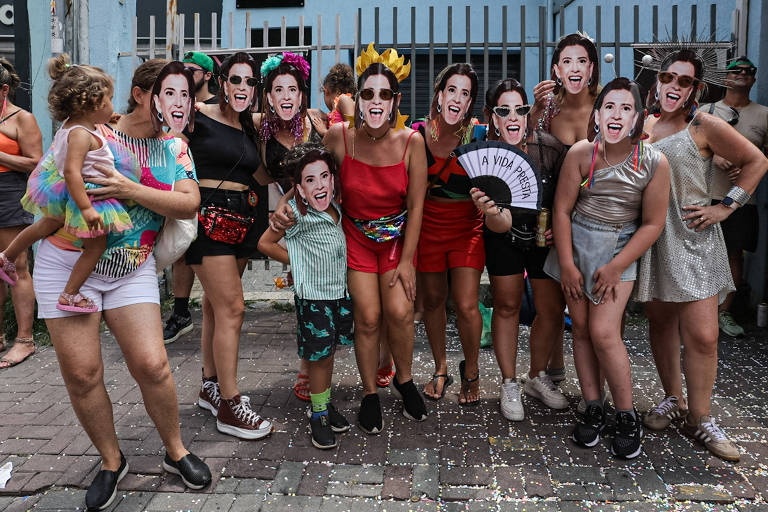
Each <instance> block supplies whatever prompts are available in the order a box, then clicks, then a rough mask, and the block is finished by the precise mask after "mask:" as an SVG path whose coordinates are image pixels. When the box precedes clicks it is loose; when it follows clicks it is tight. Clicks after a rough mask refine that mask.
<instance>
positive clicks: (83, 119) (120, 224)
mask: <svg viewBox="0 0 768 512" xmlns="http://www.w3.org/2000/svg"><path fill="white" fill-rule="evenodd" d="M48 73H49V75H50V76H51V78H52V79H53V85H52V86H51V90H50V92H49V93H48V104H49V109H50V111H51V114H52V116H53V118H54V119H56V120H57V121H62V123H63V124H62V126H61V128H60V129H59V131H58V132H56V135H55V137H54V140H53V144H52V145H51V148H50V149H49V150H48V152H47V153H46V154H45V155H43V158H42V159H41V160H40V163H39V164H38V165H37V167H36V168H35V170H34V171H33V172H32V174H31V175H30V177H29V180H28V182H27V193H26V194H25V195H24V197H23V198H22V199H21V203H22V206H23V207H24V208H25V209H26V210H27V211H29V212H31V213H34V214H35V215H40V216H42V218H41V219H40V220H38V221H37V222H35V223H34V224H32V225H30V226H28V227H26V228H25V229H24V230H23V231H22V232H21V233H19V234H18V236H16V238H14V240H13V241H12V242H11V243H10V245H9V246H8V247H7V248H5V250H4V251H3V252H0V279H2V280H3V281H6V282H7V283H9V284H10V285H12V286H13V285H15V284H16V268H15V265H14V264H13V261H15V259H16V257H18V255H20V254H21V253H22V252H23V251H26V250H27V249H28V248H29V247H30V246H31V245H32V244H33V243H35V242H36V241H38V240H40V239H42V238H45V237H46V236H48V235H50V234H51V233H53V232H55V231H57V230H59V229H60V228H62V227H64V229H65V230H66V231H68V232H69V233H70V234H72V235H73V236H75V237H77V238H80V239H83V252H82V254H81V256H80V258H79V259H78V260H77V263H75V265H74V267H73V268H72V273H71V275H70V277H69V280H68V281H67V284H66V286H65V288H64V290H63V291H62V292H61V295H60V296H59V303H58V304H57V306H56V307H57V308H58V309H60V310H63V311H70V312H75V313H94V312H96V311H97V310H98V308H97V307H96V305H95V304H94V303H93V301H92V300H91V299H89V298H88V297H84V296H83V295H81V294H80V287H81V286H82V285H83V283H85V281H86V279H87V278H88V276H89V275H90V274H91V272H93V269H94V267H95V266H96V263H97V262H98V260H99V258H100V257H101V255H102V253H103V252H104V250H105V249H106V246H107V234H108V233H110V232H121V231H124V230H126V229H130V228H131V227H132V226H133V224H132V222H131V219H130V217H129V215H128V213H127V212H126V211H125V208H124V207H123V206H122V204H121V203H120V201H118V200H116V199H104V200H98V201H91V200H90V198H89V197H88V194H87V192H86V189H87V188H93V187H96V185H86V183H85V181H84V180H87V179H89V178H94V177H103V176H104V174H103V173H102V172H101V171H99V170H98V169H96V168H95V166H96V165H101V166H104V167H106V168H110V169H112V168H114V167H115V157H114V155H113V153H112V151H111V150H110V149H109V147H108V146H107V142H106V140H105V139H104V137H103V136H102V135H101V134H100V133H99V132H98V130H97V128H96V125H98V124H105V123H108V122H109V120H110V118H111V117H112V114H113V111H112V94H113V92H114V85H113V83H112V78H111V77H110V76H109V75H107V74H106V73H105V72H104V71H103V70H101V69H100V68H97V67H94V66H77V65H71V64H70V60H69V56H68V55H67V54H62V55H60V56H58V57H55V58H52V59H50V60H49V61H48ZM129 177H130V178H131V179H133V180H134V181H135V180H137V179H138V177H137V176H129Z"/></svg>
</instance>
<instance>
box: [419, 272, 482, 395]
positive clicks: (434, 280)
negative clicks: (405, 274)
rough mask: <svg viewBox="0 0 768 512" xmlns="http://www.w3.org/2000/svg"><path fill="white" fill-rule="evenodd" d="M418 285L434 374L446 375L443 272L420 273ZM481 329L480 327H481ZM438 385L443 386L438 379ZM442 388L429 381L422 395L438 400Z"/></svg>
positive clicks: (444, 285) (446, 294)
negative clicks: (435, 387) (436, 387)
mask: <svg viewBox="0 0 768 512" xmlns="http://www.w3.org/2000/svg"><path fill="white" fill-rule="evenodd" d="M419 275H420V276H421V279H420V281H419V284H420V285H421V289H420V290H419V293H420V295H421V298H422V301H423V304H424V315H423V317H422V318H423V320H424V328H425V329H426V331H427V339H428V340H429V346H430V348H431V349H432V357H433V359H434V360H435V373H436V374H439V375H443V374H447V373H448V364H447V362H446V356H445V323H446V316H445V301H446V299H447V298H448V281H447V276H446V273H445V272H421V273H419ZM481 327H482V325H481ZM438 383H439V384H441V385H442V384H444V382H443V379H439V382H438ZM442 391H443V390H442V387H441V388H439V389H434V388H433V382H432V381H431V380H430V381H429V382H427V384H426V385H425V386H424V394H425V395H427V396H430V397H432V398H435V399H437V398H440V394H441V393H442Z"/></svg>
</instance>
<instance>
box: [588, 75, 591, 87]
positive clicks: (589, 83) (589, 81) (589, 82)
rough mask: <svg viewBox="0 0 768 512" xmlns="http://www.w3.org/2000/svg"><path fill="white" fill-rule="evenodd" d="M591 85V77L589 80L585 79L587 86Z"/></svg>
mask: <svg viewBox="0 0 768 512" xmlns="http://www.w3.org/2000/svg"><path fill="white" fill-rule="evenodd" d="M590 85H592V77H589V80H587V87H589V86H590Z"/></svg>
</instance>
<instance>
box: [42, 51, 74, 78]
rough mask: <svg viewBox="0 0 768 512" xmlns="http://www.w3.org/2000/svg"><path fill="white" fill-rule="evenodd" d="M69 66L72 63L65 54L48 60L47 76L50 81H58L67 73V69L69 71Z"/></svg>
mask: <svg viewBox="0 0 768 512" xmlns="http://www.w3.org/2000/svg"><path fill="white" fill-rule="evenodd" d="M71 65H72V61H71V60H70V58H69V55H67V54H66V53H62V54H61V55H58V56H56V57H51V58H50V59H48V75H49V76H50V77H51V79H53V80H58V79H59V78H61V77H62V76H63V75H64V73H66V72H67V69H69V67H70V66H71Z"/></svg>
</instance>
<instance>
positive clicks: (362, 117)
mask: <svg viewBox="0 0 768 512" xmlns="http://www.w3.org/2000/svg"><path fill="white" fill-rule="evenodd" d="M360 120H361V121H365V114H364V113H363V111H362V110H361V111H360Z"/></svg>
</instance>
